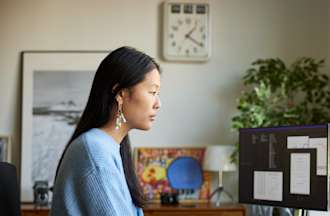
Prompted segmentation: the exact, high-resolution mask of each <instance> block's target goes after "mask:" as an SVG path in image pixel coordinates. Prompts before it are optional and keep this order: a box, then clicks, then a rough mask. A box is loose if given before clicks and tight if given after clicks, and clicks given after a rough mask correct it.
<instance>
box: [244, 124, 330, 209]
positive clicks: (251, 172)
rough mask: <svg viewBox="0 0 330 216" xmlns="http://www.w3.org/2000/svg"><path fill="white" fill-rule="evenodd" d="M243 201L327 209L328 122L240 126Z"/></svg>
mask: <svg viewBox="0 0 330 216" xmlns="http://www.w3.org/2000/svg"><path fill="white" fill-rule="evenodd" d="M239 144H240V148H239V202H240V203H248V204H258V205H273V206H282V207H289V208H300V209H311V210H328V200H329V198H328V194H329V192H328V190H329V187H328V185H329V179H328V158H329V157H328V156H329V151H328V146H329V124H322V125H304V126H284V127H269V128H244V129H240V131H239Z"/></svg>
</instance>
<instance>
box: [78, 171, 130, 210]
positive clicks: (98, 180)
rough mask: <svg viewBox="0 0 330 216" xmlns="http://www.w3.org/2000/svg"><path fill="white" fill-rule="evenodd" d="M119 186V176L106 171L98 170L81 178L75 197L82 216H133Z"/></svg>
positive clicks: (128, 202)
mask: <svg viewBox="0 0 330 216" xmlns="http://www.w3.org/2000/svg"><path fill="white" fill-rule="evenodd" d="M121 184H124V182H121V178H120V176H118V174H116V172H110V171H109V170H108V169H102V168H98V169H95V170H93V171H92V172H90V173H89V174H88V175H86V176H85V177H83V179H81V185H80V186H79V191H78V193H79V194H78V196H77V199H78V200H77V202H78V205H80V209H81V211H82V215H104V216H122V215H127V216H135V215H136V213H134V212H132V207H131V206H130V205H131V204H132V201H129V200H127V199H125V197H124V192H123V191H121V188H122V187H121Z"/></svg>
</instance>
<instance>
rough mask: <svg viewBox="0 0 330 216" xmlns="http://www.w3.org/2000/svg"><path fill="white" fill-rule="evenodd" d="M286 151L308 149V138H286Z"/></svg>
mask: <svg viewBox="0 0 330 216" xmlns="http://www.w3.org/2000/svg"><path fill="white" fill-rule="evenodd" d="M287 144H288V149H297V148H308V147H309V136H288V137H287Z"/></svg>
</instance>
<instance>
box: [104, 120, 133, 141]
mask: <svg viewBox="0 0 330 216" xmlns="http://www.w3.org/2000/svg"><path fill="white" fill-rule="evenodd" d="M100 129H101V130H103V131H104V132H106V133H107V134H109V135H110V136H111V137H112V138H113V139H114V140H115V141H116V142H117V143H118V144H120V143H121V141H122V140H123V139H124V137H125V136H126V135H127V134H128V131H129V128H128V125H127V124H125V123H124V124H122V126H121V127H120V128H119V129H116V126H115V122H109V123H107V124H105V125H104V126H102V127H100Z"/></svg>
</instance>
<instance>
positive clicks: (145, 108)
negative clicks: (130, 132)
mask: <svg viewBox="0 0 330 216" xmlns="http://www.w3.org/2000/svg"><path fill="white" fill-rule="evenodd" d="M159 91H160V75H159V71H158V70H157V69H154V70H152V71H150V72H149V73H147V74H146V75H145V78H144V80H143V81H142V82H140V83H138V84H137V85H135V86H133V87H132V88H131V89H130V90H129V94H128V95H127V96H126V97H124V98H123V106H122V108H123V114H124V116H125V118H126V120H127V124H128V126H129V128H131V129H133V128H135V129H141V130H149V129H150V128H151V126H152V122H153V121H154V120H155V119H156V114H157V111H158V109H159V108H160V106H161V104H160V99H159Z"/></svg>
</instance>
